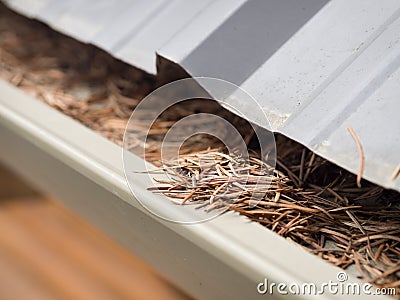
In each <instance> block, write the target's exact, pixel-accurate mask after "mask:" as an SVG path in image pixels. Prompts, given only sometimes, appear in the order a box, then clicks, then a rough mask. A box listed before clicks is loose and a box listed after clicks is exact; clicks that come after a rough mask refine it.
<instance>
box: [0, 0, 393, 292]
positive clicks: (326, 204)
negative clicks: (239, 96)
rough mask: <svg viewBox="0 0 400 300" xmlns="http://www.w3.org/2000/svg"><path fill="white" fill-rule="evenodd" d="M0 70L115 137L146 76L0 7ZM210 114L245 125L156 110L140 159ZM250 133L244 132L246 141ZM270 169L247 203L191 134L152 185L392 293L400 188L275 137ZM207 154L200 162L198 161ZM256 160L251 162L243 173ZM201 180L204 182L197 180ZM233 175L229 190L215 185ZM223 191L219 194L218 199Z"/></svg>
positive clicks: (255, 169) (248, 188)
mask: <svg viewBox="0 0 400 300" xmlns="http://www.w3.org/2000/svg"><path fill="white" fill-rule="evenodd" d="M0 77H1V78H3V79H5V80H7V81H9V82H11V83H12V84H14V85H16V86H18V87H19V88H20V89H22V90H24V91H26V92H27V93H29V94H32V95H34V96H35V97H37V98H39V99H41V100H43V101H44V102H46V103H48V104H49V105H51V106H53V107H55V108H57V109H58V110H60V111H62V112H63V113H65V114H67V115H69V116H71V117H73V118H75V119H76V120H78V121H80V122H82V123H83V124H85V125H86V126H88V127H90V128H92V129H93V130H94V131H96V132H98V133H100V134H102V135H103V136H105V137H107V138H108V139H110V140H111V141H113V142H115V143H117V144H119V145H121V143H122V137H123V132H124V129H125V125H126V122H127V120H128V118H129V116H130V114H131V112H132V110H133V109H134V108H135V106H136V105H137V104H138V103H139V101H140V99H142V98H143V97H144V96H145V95H146V94H147V93H149V92H150V91H151V90H152V89H154V87H155V82H154V79H153V77H151V76H149V75H146V74H145V73H143V72H141V71H139V70H137V69H135V68H133V67H130V66H128V65H126V64H124V63H122V62H119V61H117V60H115V59H113V58H112V57H111V56H109V55H108V54H106V53H104V52H103V51H101V50H98V49H96V48H95V47H93V46H89V45H83V44H81V43H78V42H76V41H74V40H72V39H70V38H67V37H65V36H62V35H61V34H58V33H56V32H54V31H52V30H51V29H49V28H47V27H46V26H45V25H43V24H41V23H39V22H36V21H31V20H27V19H25V18H23V17H20V16H18V15H16V14H14V13H12V12H10V11H9V10H8V9H6V8H5V7H4V6H0ZM199 110H200V111H203V112H204V111H206V112H213V113H216V114H219V115H221V116H223V117H224V118H226V119H228V120H229V121H230V122H231V123H233V124H236V125H237V127H238V128H245V129H246V130H244V131H243V132H246V131H247V128H246V126H247V123H246V121H244V120H242V119H240V118H238V117H236V116H234V115H232V114H231V113H229V112H227V111H226V110H224V109H223V108H221V107H220V106H219V105H218V104H216V103H214V102H211V101H210V102H207V103H204V102H202V103H200V104H199V103H198V102H196V101H193V102H185V103H184V104H182V105H178V106H176V107H174V108H173V109H172V110H171V111H170V112H169V113H168V112H167V113H166V114H164V115H163V116H162V117H161V119H159V120H158V122H156V124H155V125H154V126H153V128H152V130H151V131H150V142H149V143H148V144H146V145H141V144H140V143H138V144H136V145H132V148H133V149H135V148H138V147H143V146H145V147H146V159H147V160H149V161H151V162H153V163H155V164H158V165H159V159H160V154H159V149H160V144H159V143H160V140H161V139H162V137H163V135H164V134H165V133H166V132H167V131H168V129H169V128H170V127H171V125H172V124H173V123H174V122H175V121H176V120H178V119H180V118H181V117H182V116H186V115H190V114H192V113H194V112H198V111H199ZM251 140H252V136H251V135H248V136H247V137H246V142H247V143H248V144H249V145H251ZM276 142H277V156H278V162H277V170H276V171H275V172H274V174H273V175H268V176H269V177H268V178H266V181H268V183H270V186H269V189H267V193H266V195H265V197H264V198H263V200H262V201H260V202H259V203H257V204H256V206H255V207H251V206H249V203H250V202H251V201H252V200H251V198H250V197H249V195H250V194H251V193H252V192H254V190H252V189H253V188H254V185H252V181H251V180H243V178H241V174H239V173H240V172H238V171H237V170H236V169H235V160H237V159H238V158H237V157H233V156H228V155H226V153H224V150H223V147H222V145H221V144H220V143H219V141H218V140H215V139H213V138H211V137H209V136H201V135H199V136H195V137H193V138H192V139H190V140H188V141H187V142H186V143H185V144H184V146H183V147H182V149H181V150H182V151H181V156H180V157H179V158H178V159H177V160H175V161H171V162H169V163H170V166H175V167H176V168H169V169H168V170H169V172H171V173H172V175H173V176H174V180H171V182H170V184H169V188H168V189H163V188H162V187H161V186H160V189H159V190H158V192H163V193H165V194H167V195H168V196H169V197H173V198H176V199H178V200H179V201H180V202H181V203H184V204H197V205H202V206H204V207H205V209H215V208H218V207H224V206H228V207H229V209H230V210H234V211H237V212H239V213H241V214H243V215H245V216H247V217H248V218H249V219H250V220H253V221H255V222H259V223H261V224H263V225H264V226H266V227H267V228H269V229H271V230H272V231H274V232H276V233H277V234H279V235H281V236H283V237H285V238H286V239H288V240H290V241H293V242H295V243H297V244H298V245H300V246H302V247H304V248H305V249H306V250H308V251H310V252H312V253H314V254H316V255H318V256H320V257H321V258H323V259H325V260H327V261H329V262H330V263H332V264H334V265H337V266H339V267H342V268H344V269H351V268H352V269H353V271H354V270H355V271H357V272H358V274H359V276H360V277H362V278H363V279H364V280H366V281H369V282H371V283H373V284H375V285H376V286H379V287H394V288H396V289H397V293H398V294H400V195H399V193H397V192H393V191H389V190H385V189H383V188H381V187H379V186H376V185H373V184H371V183H368V182H365V181H363V182H362V187H361V188H359V187H358V186H357V184H356V176H354V175H353V174H350V173H349V172H347V171H345V170H343V169H341V168H339V167H337V166H335V165H333V164H331V163H329V162H328V161H326V160H324V159H322V158H321V157H318V156H317V155H315V154H314V153H312V152H311V151H309V150H307V149H305V148H304V147H303V146H301V145H299V144H298V143H296V142H293V141H291V140H289V139H287V138H285V137H283V136H279V135H278V136H276ZM200 160H201V161H205V160H212V161H214V162H215V163H213V164H210V165H209V167H208V168H205V169H204V168H203V169H199V167H198V163H199V161H200ZM261 167H262V164H261V163H260V162H259V161H258V160H257V159H252V160H250V162H249V164H248V175H251V176H253V177H257V176H258V177H262V176H266V175H265V174H263V173H262V172H259V170H260V168H261ZM204 178H207V180H204ZM232 181H234V182H237V183H238V184H237V185H236V188H237V190H235V189H234V188H233V189H230V190H229V192H230V194H226V193H224V197H219V195H220V194H221V193H222V191H223V190H224V189H225V187H226V186H227V185H228V184H231V183H232ZM227 198H228V199H230V200H229V201H226V199H227Z"/></svg>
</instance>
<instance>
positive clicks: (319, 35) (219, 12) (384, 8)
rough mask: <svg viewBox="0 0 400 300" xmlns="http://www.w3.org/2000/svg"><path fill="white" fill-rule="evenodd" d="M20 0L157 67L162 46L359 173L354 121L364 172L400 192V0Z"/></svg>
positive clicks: (78, 33)
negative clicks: (237, 88)
mask: <svg viewBox="0 0 400 300" xmlns="http://www.w3.org/2000/svg"><path fill="white" fill-rule="evenodd" d="M10 3H12V4H11V5H12V6H13V7H14V8H16V9H17V10H19V11H21V12H22V13H25V14H28V15H30V16H36V17H37V18H39V19H42V20H45V21H47V22H48V23H49V24H50V25H52V26H54V27H55V28H58V29H59V30H61V31H63V32H67V33H68V34H71V35H73V36H74V37H76V38H78V39H80V40H83V41H86V42H91V43H93V44H95V45H98V46H100V47H101V48H104V49H106V50H108V51H110V52H111V53H112V54H114V55H115V56H117V57H118V58H121V59H122V60H125V61H127V62H129V63H131V64H133V65H135V66H137V67H139V68H142V69H144V70H146V71H148V72H151V73H155V72H156V68H155V53H156V51H157V52H158V53H159V55H161V56H163V57H165V58H168V59H169V60H171V61H173V62H176V63H177V64H179V65H181V66H182V67H183V68H184V69H185V70H186V71H187V72H188V73H189V74H191V75H193V76H214V77H218V78H221V79H226V80H229V81H231V82H234V83H237V84H239V85H241V87H242V88H243V89H244V90H246V91H248V92H249V93H250V94H251V95H252V96H253V97H255V98H256V99H257V100H258V101H260V103H261V104H262V107H263V108H264V110H265V111H266V113H267V114H268V116H269V118H270V121H271V124H272V127H273V128H272V129H273V130H275V131H278V132H281V133H283V134H285V135H287V136H289V137H291V138H293V139H295V140H297V141H299V142H301V143H302V144H304V145H306V146H307V147H309V148H311V149H313V150H314V151H315V152H317V153H318V154H320V155H322V156H324V157H325V158H327V159H329V160H331V161H333V162H335V163H337V164H339V165H340V166H342V167H344V168H346V169H348V170H350V171H352V172H354V173H356V172H357V170H358V152H357V148H356V145H355V143H354V141H353V140H352V137H351V136H350V134H349V133H348V131H347V130H346V127H347V126H351V127H352V128H354V130H355V131H356V133H357V135H358V136H359V138H360V140H361V143H362V145H363V148H364V151H365V157H366V160H365V172H364V177H365V178H367V179H369V180H371V181H373V182H375V183H378V184H380V185H383V186H385V187H389V188H395V189H397V190H399V191H400V179H397V180H396V181H394V180H392V179H391V177H392V173H393V170H394V169H395V168H396V166H397V165H398V164H399V163H400V157H399V155H398V151H396V149H398V148H400V140H399V136H400V118H398V117H397V113H398V111H399V108H400V107H399V105H400V104H399V102H398V100H397V99H398V98H399V97H400V88H399V87H400V85H399V83H400V76H399V66H400V43H399V40H400V20H399V18H400V2H399V1H398V0H382V1H374V0H353V1H345V0H331V1H329V2H328V0H326V1H325V0H302V1H293V0H263V1H262V0H249V1H245V0H234V1H226V0H220V1H194V2H192V1H189V2H188V1H181V0H176V1H173V2H166V1H163V0H158V1H154V2H146V1H141V0H135V1H132V2H128V1H116V2H114V3H112V2H111V3H112V4H110V3H109V2H108V1H104V3H103V1H101V3H100V4H99V5H98V6H97V7H95V8H93V7H92V6H91V5H90V3H89V1H84V2H81V4H79V5H77V4H76V3H75V2H74V1H73V2H69V3H68V5H67V4H65V3H64V2H58V1H57V2H56V1H54V0H53V1H51V0H47V1H45V0H42V1H39V0H37V1H35V2H30V1H24V0H15V1H10ZM63 3H64V4H63ZM65 5H67V6H68V8H67V7H66V6H65ZM102 5H105V7H102ZM52 7H53V8H52ZM55 8H58V9H55ZM49 11H52V12H53V13H52V15H53V17H49V16H50V15H51V14H49ZM60 12H62V13H61V14H60ZM55 16H57V17H55ZM72 23H75V24H74V25H71V24H72ZM246 117H247V118H248V119H250V120H252V118H253V112H251V111H248V112H247V114H246ZM264 125H265V126H267V124H264Z"/></svg>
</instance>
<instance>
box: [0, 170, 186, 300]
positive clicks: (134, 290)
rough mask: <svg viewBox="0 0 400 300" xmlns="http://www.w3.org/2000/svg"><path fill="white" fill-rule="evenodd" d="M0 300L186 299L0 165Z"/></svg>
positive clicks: (107, 240)
mask: <svg viewBox="0 0 400 300" xmlns="http://www.w3.org/2000/svg"><path fill="white" fill-rule="evenodd" d="M0 299H1V300H2V299H11V300H19V299H24V300H31V299H74V300H75V299H76V300H80V299H96V300H101V299H189V297H187V296H186V295H184V294H183V293H182V292H181V291H179V290H178V289H176V288H175V287H173V286H172V285H170V284H169V283H167V282H166V281H165V280H164V279H162V278H161V277H160V276H158V275H157V274H156V273H155V272H154V271H153V270H152V269H151V268H150V267H149V266H147V265H146V264H145V263H144V262H142V261H140V260H139V259H138V258H137V257H135V256H133V255H132V254H131V253H130V252H128V251H127V250H126V249H124V248H123V247H121V246H120V245H118V244H117V243H115V242H114V241H113V240H111V239H110V238H108V237H107V236H106V235H105V234H103V233H102V232H100V231H99V230H97V229H95V228H94V227H92V226H91V225H89V224H88V223H87V222H86V221H85V220H83V219H81V218H80V217H78V216H77V215H75V214H74V213H73V212H71V211H70V210H69V209H67V208H66V207H64V206H62V205H61V204H59V203H58V202H56V201H54V200H52V199H49V198H46V197H43V196H40V195H39V194H37V193H36V192H35V191H33V190H32V189H31V188H29V187H28V186H27V185H26V184H24V183H23V182H21V181H20V180H19V179H18V178H16V177H14V176H13V175H12V174H11V173H9V172H8V171H6V170H5V169H4V168H2V167H1V166H0Z"/></svg>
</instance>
